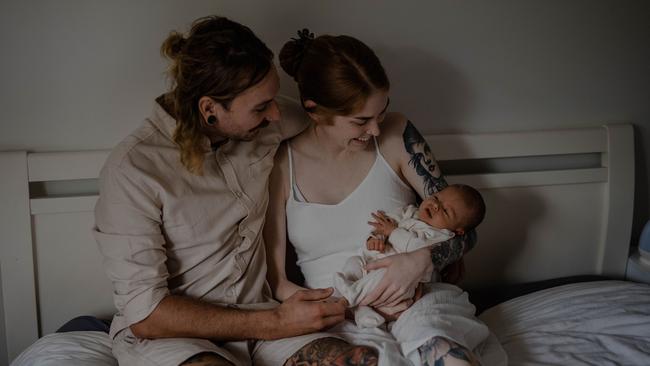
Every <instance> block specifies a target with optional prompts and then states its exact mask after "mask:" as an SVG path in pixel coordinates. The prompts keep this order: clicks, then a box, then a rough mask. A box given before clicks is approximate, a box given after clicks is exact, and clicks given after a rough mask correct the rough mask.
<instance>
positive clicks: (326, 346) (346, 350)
mask: <svg viewBox="0 0 650 366" xmlns="http://www.w3.org/2000/svg"><path fill="white" fill-rule="evenodd" d="M377 357H378V356H377V351H376V350H375V349H374V348H372V347H367V346H354V345H351V344H349V343H347V342H345V341H342V340H340V339H337V338H321V339H317V340H315V341H313V342H311V343H309V344H308V345H306V346H304V347H303V348H301V349H300V350H298V352H296V353H294V354H293V356H291V357H290V358H289V359H288V360H287V362H285V364H284V365H285V366H339V365H340V366H352V365H356V366H361V365H363V366H366V365H367V366H375V365H377V359H378V358H377Z"/></svg>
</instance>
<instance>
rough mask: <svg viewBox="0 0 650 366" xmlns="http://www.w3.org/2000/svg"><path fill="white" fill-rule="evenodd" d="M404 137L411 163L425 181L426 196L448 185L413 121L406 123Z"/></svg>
mask: <svg viewBox="0 0 650 366" xmlns="http://www.w3.org/2000/svg"><path fill="white" fill-rule="evenodd" d="M402 138H403V139H404V147H405V148H406V151H407V152H408V153H409V155H410V159H409V165H410V166H411V167H413V169H415V172H416V173H417V174H418V176H419V177H420V178H422V182H423V183H424V196H425V197H428V196H430V195H432V194H434V193H436V192H439V191H441V190H442V189H444V188H445V187H447V181H446V180H445V178H444V177H443V176H442V172H441V171H440V168H439V167H438V162H436V159H435V158H434V157H433V153H431V149H430V148H429V145H428V144H427V142H426V140H425V139H424V137H422V135H421V134H420V132H419V131H418V130H417V128H415V126H413V124H412V123H411V121H408V122H407V123H406V128H405V129H404V133H403V134H402Z"/></svg>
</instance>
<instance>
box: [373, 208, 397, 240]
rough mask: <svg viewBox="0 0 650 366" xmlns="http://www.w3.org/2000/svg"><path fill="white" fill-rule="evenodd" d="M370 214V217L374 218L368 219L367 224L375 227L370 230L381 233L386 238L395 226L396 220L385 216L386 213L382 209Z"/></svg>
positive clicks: (377, 233)
mask: <svg viewBox="0 0 650 366" xmlns="http://www.w3.org/2000/svg"><path fill="white" fill-rule="evenodd" d="M371 215H372V218H373V219H375V220H376V221H368V224H369V225H372V227H374V228H375V230H374V231H373V232H372V233H373V234H375V235H383V236H384V237H386V238H388V237H389V236H390V234H391V233H392V232H393V230H395V229H396V228H397V222H395V220H393V219H391V218H390V217H388V216H386V213H385V212H384V211H377V212H375V213H372V214H371Z"/></svg>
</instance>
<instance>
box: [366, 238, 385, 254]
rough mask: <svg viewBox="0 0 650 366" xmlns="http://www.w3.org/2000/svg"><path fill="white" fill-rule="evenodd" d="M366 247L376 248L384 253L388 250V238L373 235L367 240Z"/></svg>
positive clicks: (369, 248)
mask: <svg viewBox="0 0 650 366" xmlns="http://www.w3.org/2000/svg"><path fill="white" fill-rule="evenodd" d="M366 248H368V250H376V251H378V252H381V253H383V252H384V251H385V250H386V240H382V239H380V238H374V237H372V236H371V237H369V238H368V240H367V241H366Z"/></svg>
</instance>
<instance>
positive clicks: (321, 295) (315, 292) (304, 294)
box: [295, 287, 334, 301]
mask: <svg viewBox="0 0 650 366" xmlns="http://www.w3.org/2000/svg"><path fill="white" fill-rule="evenodd" d="M333 292H334V289H333V288H331V287H328V288H318V289H311V290H299V291H296V293H295V296H296V299H298V300H303V301H316V300H323V299H326V298H328V297H330V296H331V295H332V293H333Z"/></svg>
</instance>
